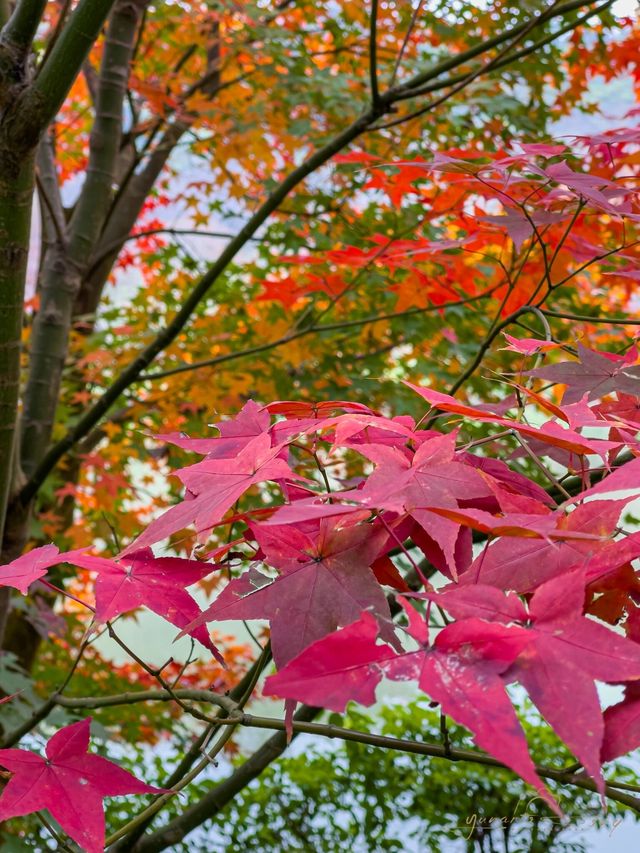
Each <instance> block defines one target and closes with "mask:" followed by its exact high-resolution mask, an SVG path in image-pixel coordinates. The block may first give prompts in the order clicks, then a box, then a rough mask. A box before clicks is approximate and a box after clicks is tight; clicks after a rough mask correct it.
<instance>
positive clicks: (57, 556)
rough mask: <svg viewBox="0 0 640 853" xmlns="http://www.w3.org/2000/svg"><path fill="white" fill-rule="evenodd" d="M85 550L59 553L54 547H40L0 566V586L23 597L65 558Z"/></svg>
mask: <svg viewBox="0 0 640 853" xmlns="http://www.w3.org/2000/svg"><path fill="white" fill-rule="evenodd" d="M85 550H86V549H82V548H81V549H79V550H77V551H67V552H66V554H65V553H61V552H60V551H59V550H58V548H57V547H56V546H55V545H42V546H41V547H40V548H34V549H33V550H32V551H28V552H27V553H26V554H22V556H20V557H16V559H15V560H12V561H11V562H10V563H6V564H5V565H4V566H0V586H12V587H14V588H15V589H17V590H19V591H20V592H21V593H22V594H23V595H26V594H27V592H28V591H29V587H30V586H31V584H32V583H35V581H37V580H40V578H42V577H44V576H45V575H46V574H47V570H48V569H50V568H51V567H52V566H56V565H57V564H58V563H64V562H66V556H67V555H69V554H71V555H75V554H84V552H85Z"/></svg>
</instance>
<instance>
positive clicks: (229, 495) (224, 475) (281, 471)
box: [121, 435, 296, 556]
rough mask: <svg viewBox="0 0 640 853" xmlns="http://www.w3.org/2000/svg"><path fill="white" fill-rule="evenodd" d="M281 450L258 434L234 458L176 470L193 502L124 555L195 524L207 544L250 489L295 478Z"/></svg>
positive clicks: (171, 513)
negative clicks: (234, 505)
mask: <svg viewBox="0 0 640 853" xmlns="http://www.w3.org/2000/svg"><path fill="white" fill-rule="evenodd" d="M281 450H282V448H280V447H271V439H270V438H269V436H268V435H259V436H258V437H257V438H254V439H252V440H251V441H250V442H249V443H248V444H247V445H245V447H244V448H243V449H242V450H241V451H240V453H238V455H237V456H236V457H234V458H232V459H205V460H203V461H202V462H198V463H196V464H195V465H191V466H190V467H188V468H182V469H181V470H180V471H176V472H175V473H176V475H177V476H178V477H179V478H180V479H181V480H182V482H183V483H184V485H185V486H186V487H187V489H188V491H189V493H190V495H192V497H191V499H190V500H183V501H181V502H180V503H179V504H177V505H176V506H173V507H171V508H170V509H168V510H167V511H166V512H165V513H163V514H162V515H161V516H160V517H159V518H157V519H155V520H154V521H152V522H151V524H150V525H149V526H148V527H147V528H146V529H145V530H144V531H143V532H142V533H141V534H140V536H138V538H137V539H135V540H134V541H133V542H132V543H131V544H130V545H128V546H127V547H126V548H125V549H124V551H123V552H122V555H121V556H125V555H126V554H131V553H133V552H134V551H139V550H141V549H142V548H146V547H148V546H149V545H153V544H154V543H156V542H160V540H162V539H166V538H167V537H168V536H171V535H172V534H173V533H176V532H177V531H179V530H183V529H184V528H185V527H187V526H188V525H190V524H195V527H196V531H197V534H198V539H199V540H201V541H205V540H206V539H207V537H208V533H209V530H210V529H211V527H212V526H213V525H214V524H216V523H217V522H218V521H220V520H221V519H222V518H223V516H224V514H225V513H226V512H227V511H228V510H229V509H231V507H232V506H233V504H234V503H235V502H236V501H237V500H238V498H240V497H242V495H243V494H244V493H245V492H246V491H247V489H249V488H250V487H251V486H253V485H255V484H256V483H262V482H264V481H265V480H279V479H284V478H288V477H290V478H292V479H296V475H295V474H294V473H293V472H292V471H291V469H290V468H289V466H288V464H287V463H286V462H285V461H284V460H283V459H280V458H278V457H279V454H280V453H281Z"/></svg>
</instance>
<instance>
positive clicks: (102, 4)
mask: <svg viewBox="0 0 640 853" xmlns="http://www.w3.org/2000/svg"><path fill="white" fill-rule="evenodd" d="M115 2H116V0H80V3H79V4H78V6H77V7H76V9H75V11H74V12H73V14H72V15H71V17H70V18H69V20H68V21H67V23H66V25H65V27H64V29H63V30H62V31H61V33H60V36H59V38H58V40H57V41H56V43H55V45H54V46H53V48H52V50H51V53H50V54H49V57H48V58H47V60H46V62H45V63H44V65H43V66H42V68H41V69H40V73H39V74H38V76H37V77H36V79H35V81H34V82H33V83H32V85H31V86H29V87H28V88H27V89H25V91H24V93H23V94H22V95H21V96H20V97H19V98H17V99H16V101H15V103H14V105H13V110H12V118H11V128H10V134H11V138H12V141H13V143H14V145H16V146H17V148H18V149H20V150H29V149H30V148H31V147H33V145H34V143H35V142H36V141H37V139H38V137H39V136H40V134H41V133H42V132H43V131H44V129H45V128H46V127H47V126H48V125H49V124H50V123H51V122H52V121H53V119H54V118H55V116H56V114H57V112H58V110H59V109H60V107H61V106H62V104H63V102H64V99H65V98H66V96H67V92H68V91H69V89H70V88H71V85H72V84H73V81H74V80H75V78H76V76H77V75H78V72H79V71H80V69H81V68H82V63H83V62H84V60H85V58H86V56H87V54H88V53H89V50H90V49H91V46H92V45H93V44H94V42H95V40H96V39H97V37H98V35H99V34H100V30H101V29H102V26H103V24H104V22H105V20H106V19H107V16H108V14H109V12H110V11H111V9H112V7H113V6H114V4H115Z"/></svg>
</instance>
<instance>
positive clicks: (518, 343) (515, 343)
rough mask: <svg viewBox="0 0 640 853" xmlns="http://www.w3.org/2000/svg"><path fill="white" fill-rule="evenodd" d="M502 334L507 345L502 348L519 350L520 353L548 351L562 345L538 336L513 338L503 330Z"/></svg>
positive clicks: (532, 353)
mask: <svg viewBox="0 0 640 853" xmlns="http://www.w3.org/2000/svg"><path fill="white" fill-rule="evenodd" d="M503 335H504V337H505V340H506V341H507V342H508V344H509V346H507V347H502V349H505V350H511V352H519V353H520V354H521V355H536V354H537V353H539V352H548V351H549V350H552V349H558V347H561V346H562V344H556V343H554V342H553V341H541V340H538V338H514V337H513V336H512V335H508V334H507V333H506V332H503Z"/></svg>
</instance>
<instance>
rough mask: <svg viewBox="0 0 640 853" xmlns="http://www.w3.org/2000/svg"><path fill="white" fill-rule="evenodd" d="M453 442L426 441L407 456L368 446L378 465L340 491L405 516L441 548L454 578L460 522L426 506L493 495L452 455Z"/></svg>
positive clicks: (443, 438) (473, 471)
mask: <svg viewBox="0 0 640 853" xmlns="http://www.w3.org/2000/svg"><path fill="white" fill-rule="evenodd" d="M455 441H456V436H455V433H450V434H448V435H439V436H437V437H436V438H431V439H428V440H427V441H425V442H424V443H422V444H421V445H420V447H419V448H418V450H417V451H416V452H415V454H414V455H413V456H412V457H411V458H407V456H406V455H405V454H404V453H402V452H401V451H399V450H398V449H397V448H388V447H381V446H378V445H376V446H373V445H372V446H369V447H368V448H367V449H366V450H363V452H366V455H367V456H368V457H369V458H370V459H372V460H373V461H374V462H376V463H377V467H376V469H375V471H374V472H373V474H371V475H370V476H369V477H368V478H367V481H366V483H365V485H364V487H363V488H362V489H357V490H354V491H350V492H345V493H343V497H348V498H349V499H350V500H352V501H354V502H357V503H359V504H361V505H362V506H367V507H369V508H372V509H373V508H375V509H386V510H390V511H392V512H403V513H407V514H409V515H410V516H411V517H412V518H413V519H414V520H415V521H417V523H418V524H419V525H420V527H422V528H423V529H424V530H425V532H426V533H427V534H428V535H429V537H430V538H431V539H432V540H433V541H434V542H435V543H436V544H437V545H438V547H439V548H440V549H441V550H442V553H443V554H444V557H445V560H446V563H447V565H448V567H449V569H450V571H451V573H452V574H453V576H454V577H455V576H456V575H457V571H458V569H457V566H456V562H455V549H456V542H457V540H458V535H459V532H460V523H459V522H456V521H448V520H446V519H438V518H436V517H435V516H434V515H433V513H431V512H429V508H430V507H432V506H442V507H447V508H450V509H457V508H458V507H459V501H461V500H472V499H474V498H475V499H477V498H484V497H490V496H491V494H492V493H491V490H490V489H489V487H488V486H487V483H486V480H485V479H484V478H483V477H481V476H480V474H479V473H478V472H477V471H476V469H475V468H473V467H472V466H470V465H467V464H466V463H465V462H463V461H460V460H459V459H458V458H457V457H456V452H455Z"/></svg>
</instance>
